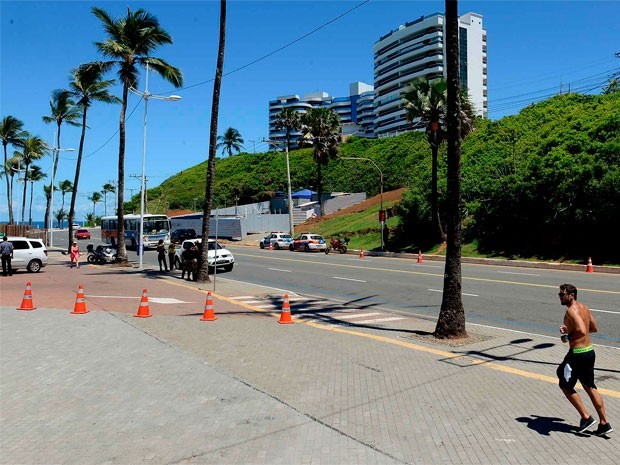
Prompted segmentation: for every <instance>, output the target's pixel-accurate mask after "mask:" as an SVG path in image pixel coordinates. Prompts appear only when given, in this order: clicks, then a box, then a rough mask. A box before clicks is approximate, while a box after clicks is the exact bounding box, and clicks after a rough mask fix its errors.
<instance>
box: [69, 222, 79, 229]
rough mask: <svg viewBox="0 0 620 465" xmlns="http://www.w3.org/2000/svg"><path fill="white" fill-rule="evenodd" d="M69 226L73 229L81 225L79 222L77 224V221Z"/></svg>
mask: <svg viewBox="0 0 620 465" xmlns="http://www.w3.org/2000/svg"><path fill="white" fill-rule="evenodd" d="M71 227H72V228H73V229H75V228H81V226H80V225H79V224H77V223H72V224H71Z"/></svg>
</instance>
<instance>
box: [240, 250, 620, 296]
mask: <svg viewBox="0 0 620 465" xmlns="http://www.w3.org/2000/svg"><path fill="white" fill-rule="evenodd" d="M237 255H240V256H244V257H253V258H262V257H258V256H257V255H249V254H242V253H237ZM268 258H273V259H275V260H283V261H288V262H298V263H306V264H307V263H308V261H306V260H299V259H295V258H281V257H268ZM312 264H313V265H325V266H334V267H340V268H355V269H358V268H364V269H365V270H372V271H388V272H390V273H404V274H413V275H420V276H437V277H440V278H443V273H426V272H423V271H411V270H393V269H390V268H378V267H372V266H363V267H360V266H357V265H347V264H343V263H319V262H312ZM463 280H468V281H484V282H488V283H499V284H514V285H517V286H531V287H544V288H548V289H557V288H558V286H556V285H551V284H537V283H523V282H519V281H505V280H502V279H490V278H474V277H467V276H463ZM579 290H580V291H583V292H586V291H587V292H598V293H601V294H614V295H620V291H608V290H604V289H584V288H579Z"/></svg>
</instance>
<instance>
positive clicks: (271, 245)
mask: <svg viewBox="0 0 620 465" xmlns="http://www.w3.org/2000/svg"><path fill="white" fill-rule="evenodd" d="M269 250H273V244H272V243H271V242H270V243H269Z"/></svg>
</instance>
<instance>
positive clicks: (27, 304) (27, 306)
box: [17, 281, 37, 310]
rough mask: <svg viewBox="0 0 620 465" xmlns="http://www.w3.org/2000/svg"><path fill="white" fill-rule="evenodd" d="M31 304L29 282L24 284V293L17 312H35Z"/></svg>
mask: <svg viewBox="0 0 620 465" xmlns="http://www.w3.org/2000/svg"><path fill="white" fill-rule="evenodd" d="M36 308H37V307H35V306H34V305H33V303H32V290H31V289H30V281H28V282H27V283H26V292H24V298H23V299H22V306H21V307H19V308H18V309H17V310H36Z"/></svg>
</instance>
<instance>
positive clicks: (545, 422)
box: [515, 415, 589, 436]
mask: <svg viewBox="0 0 620 465" xmlns="http://www.w3.org/2000/svg"><path fill="white" fill-rule="evenodd" d="M515 420H517V421H519V422H521V423H525V424H526V425H527V427H528V428H529V429H532V430H534V431H536V432H537V433H538V434H541V435H543V436H549V435H550V434H549V433H551V432H552V431H556V432H558V433H571V434H578V433H576V430H575V427H574V426H571V425H567V424H566V423H564V418H555V417H541V416H538V415H530V416H529V417H519V418H515ZM580 436H589V435H588V434H580Z"/></svg>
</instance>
